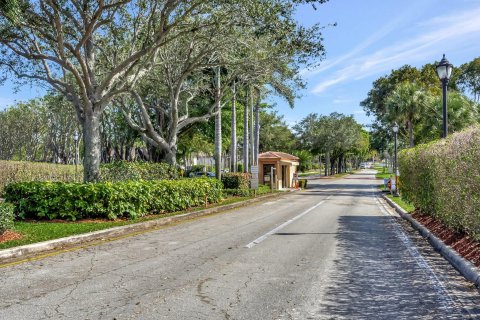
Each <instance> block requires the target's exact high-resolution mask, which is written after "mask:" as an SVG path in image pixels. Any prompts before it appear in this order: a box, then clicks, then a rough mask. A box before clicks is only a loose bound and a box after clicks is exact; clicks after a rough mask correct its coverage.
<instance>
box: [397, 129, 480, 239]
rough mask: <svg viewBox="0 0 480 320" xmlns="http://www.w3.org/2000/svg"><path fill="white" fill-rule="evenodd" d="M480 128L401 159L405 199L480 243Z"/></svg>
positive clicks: (406, 153)
mask: <svg viewBox="0 0 480 320" xmlns="http://www.w3.org/2000/svg"><path fill="white" fill-rule="evenodd" d="M479 161H480V127H472V128H470V129H467V130H465V131H462V132H459V133H455V134H453V135H452V136H450V137H449V138H448V139H446V140H445V139H442V140H440V141H437V142H432V143H429V144H423V145H419V146H417V147H415V148H410V149H407V150H403V151H402V152H400V155H399V167H400V173H401V176H400V183H401V184H400V191H401V193H402V197H404V198H405V199H406V200H407V201H409V202H411V203H412V204H413V205H414V206H415V207H416V208H418V209H420V210H421V211H422V212H423V213H425V214H428V215H431V216H434V217H436V218H438V219H440V220H441V221H442V222H443V223H444V224H445V225H447V226H449V227H451V228H453V229H455V230H461V231H464V232H466V233H468V234H470V235H471V236H473V237H475V238H476V239H480V196H479V195H480V167H479V166H478V163H479Z"/></svg>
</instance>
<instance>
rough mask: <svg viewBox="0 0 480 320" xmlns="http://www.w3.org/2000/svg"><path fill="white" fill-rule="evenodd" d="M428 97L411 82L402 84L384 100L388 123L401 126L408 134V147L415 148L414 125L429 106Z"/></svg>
mask: <svg viewBox="0 0 480 320" xmlns="http://www.w3.org/2000/svg"><path fill="white" fill-rule="evenodd" d="M429 101H430V95H429V94H428V93H427V92H426V91H425V90H424V89H423V88H421V87H420V86H419V85H417V84H416V83H413V82H402V83H400V84H399V85H397V86H396V88H395V89H394V90H393V91H392V92H391V93H390V94H389V96H388V97H387V99H386V106H387V118H388V119H389V120H390V121H389V122H391V123H393V122H395V121H396V122H397V123H399V124H403V125H404V126H405V128H406V130H407V133H408V140H409V144H410V147H414V146H415V137H414V125H415V123H416V122H417V121H418V120H419V119H420V117H421V116H422V114H423V111H424V110H425V109H426V107H427V106H428V105H429Z"/></svg>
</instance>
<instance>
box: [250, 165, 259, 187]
mask: <svg viewBox="0 0 480 320" xmlns="http://www.w3.org/2000/svg"><path fill="white" fill-rule="evenodd" d="M250 172H251V173H252V178H251V180H250V188H252V189H255V190H256V189H258V166H251V168H250Z"/></svg>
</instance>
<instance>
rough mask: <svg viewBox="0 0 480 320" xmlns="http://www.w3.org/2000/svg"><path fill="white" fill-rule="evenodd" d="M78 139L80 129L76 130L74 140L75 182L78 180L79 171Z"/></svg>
mask: <svg viewBox="0 0 480 320" xmlns="http://www.w3.org/2000/svg"><path fill="white" fill-rule="evenodd" d="M78 139H79V135H78V131H75V133H74V134H73V142H74V144H75V146H74V147H75V182H77V173H78V168H77V167H78Z"/></svg>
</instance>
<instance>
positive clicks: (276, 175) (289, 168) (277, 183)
mask: <svg viewBox="0 0 480 320" xmlns="http://www.w3.org/2000/svg"><path fill="white" fill-rule="evenodd" d="M298 165H299V158H298V157H296V156H294V155H291V154H288V153H284V152H274V151H267V152H265V153H261V154H259V155H258V180H259V183H260V184H265V185H272V186H273V187H274V188H275V189H285V188H292V187H293V174H294V173H295V172H296V171H297V166H298ZM272 168H273V181H271V180H270V179H271V176H272Z"/></svg>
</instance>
